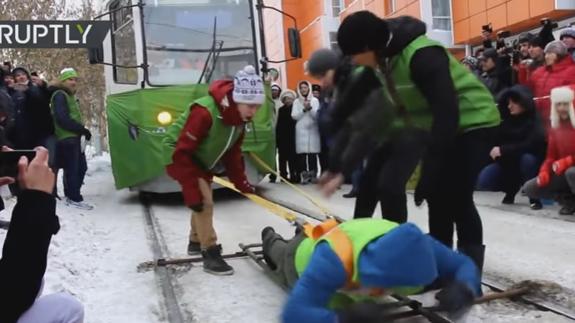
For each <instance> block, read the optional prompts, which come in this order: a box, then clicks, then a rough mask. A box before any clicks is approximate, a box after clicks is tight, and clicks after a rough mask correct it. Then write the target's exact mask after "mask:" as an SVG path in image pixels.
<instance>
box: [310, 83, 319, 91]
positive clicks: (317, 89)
mask: <svg viewBox="0 0 575 323" xmlns="http://www.w3.org/2000/svg"><path fill="white" fill-rule="evenodd" d="M311 90H312V91H318V92H321V86H320V85H319V84H312V85H311Z"/></svg>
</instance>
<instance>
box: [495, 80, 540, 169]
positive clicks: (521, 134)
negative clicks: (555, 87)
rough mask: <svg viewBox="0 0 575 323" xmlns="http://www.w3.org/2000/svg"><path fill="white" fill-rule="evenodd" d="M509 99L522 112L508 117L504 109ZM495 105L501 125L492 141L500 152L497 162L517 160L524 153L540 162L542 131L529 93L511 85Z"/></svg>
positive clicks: (524, 88) (520, 87)
mask: <svg viewBox="0 0 575 323" xmlns="http://www.w3.org/2000/svg"><path fill="white" fill-rule="evenodd" d="M510 98H513V99H514V100H516V101H519V103H520V104H521V106H523V108H524V109H525V112H524V113H522V114H521V115H518V116H512V115H511V114H510V113H509V109H508V107H507V106H508V102H509V99H510ZM498 104H499V111H500V112H501V119H502V121H501V125H500V126H499V129H498V132H497V136H496V139H495V140H496V143H497V145H498V146H499V147H500V148H501V158H500V161H503V162H504V161H506V160H517V158H519V157H520V156H521V155H523V154H525V153H530V154H532V155H534V156H536V157H538V158H539V159H540V160H543V158H544V157H545V149H546V144H545V141H546V140H545V129H544V128H543V124H542V123H541V119H540V117H539V113H538V112H537V109H536V108H535V103H534V101H533V94H532V93H531V91H530V90H529V89H528V88H527V87H525V86H522V85H515V86H513V87H511V88H510V89H508V90H506V91H504V92H503V93H501V95H500V97H499V100H498Z"/></svg>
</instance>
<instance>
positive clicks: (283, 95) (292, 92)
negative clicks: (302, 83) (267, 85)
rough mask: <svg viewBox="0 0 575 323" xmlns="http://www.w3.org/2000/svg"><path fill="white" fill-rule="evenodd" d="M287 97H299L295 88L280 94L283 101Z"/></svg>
mask: <svg viewBox="0 0 575 323" xmlns="http://www.w3.org/2000/svg"><path fill="white" fill-rule="evenodd" d="M287 97H291V98H292V99H293V100H295V99H296V98H297V94H296V93H295V92H294V91H293V90H290V89H287V90H285V91H283V92H282V94H281V95H280V101H281V102H282V103H283V102H284V99H285V98H287Z"/></svg>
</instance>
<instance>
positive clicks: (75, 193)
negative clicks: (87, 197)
mask: <svg viewBox="0 0 575 323" xmlns="http://www.w3.org/2000/svg"><path fill="white" fill-rule="evenodd" d="M58 148H59V149H58V159H59V161H60V163H61V165H62V168H63V169H64V194H65V195H66V197H67V198H69V199H70V200H72V201H74V202H82V195H81V194H80V187H81V186H82V181H83V176H81V175H82V173H85V170H82V168H84V167H81V163H82V161H81V155H82V152H81V147H80V138H79V137H73V138H66V139H63V140H60V141H59V142H58ZM83 160H84V161H83V164H85V163H86V159H85V157H84V159H83Z"/></svg>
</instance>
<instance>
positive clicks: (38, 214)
mask: <svg viewBox="0 0 575 323" xmlns="http://www.w3.org/2000/svg"><path fill="white" fill-rule="evenodd" d="M3 149H5V148H3ZM18 168H19V174H18V177H19V180H18V182H19V184H20V186H21V189H22V192H21V193H20V195H19V196H18V203H17V204H16V206H15V207H14V211H13V213H12V220H11V222H10V228H9V229H8V233H7V235H6V240H5V241H4V246H3V249H2V259H0V276H1V277H4V278H5V279H4V280H3V282H2V289H0V304H2V310H1V311H0V322H3V323H16V322H17V323H81V322H82V321H83V319H84V310H83V308H82V304H80V303H79V302H78V301H77V300H76V299H75V298H73V297H72V296H70V295H68V294H65V293H58V294H52V295H47V296H42V297H40V298H38V296H39V295H40V294H41V293H42V283H43V279H44V273H45V271H46V266H47V256H48V247H49V246H50V240H51V238H52V235H54V234H56V233H57V232H58V230H59V229H60V225H59V222H58V217H57V216H56V201H55V199H54V197H53V196H52V195H51V192H52V187H53V186H54V181H55V179H54V174H53V173H52V171H51V170H50V168H49V167H48V151H47V150H45V149H43V148H39V149H38V150H37V154H36V157H35V158H34V160H32V161H31V162H30V167H28V161H27V160H26V159H25V158H24V159H23V160H21V161H20V163H19V165H18ZM13 182H14V179H12V178H9V177H2V178H0V185H5V184H8V183H13Z"/></svg>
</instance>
